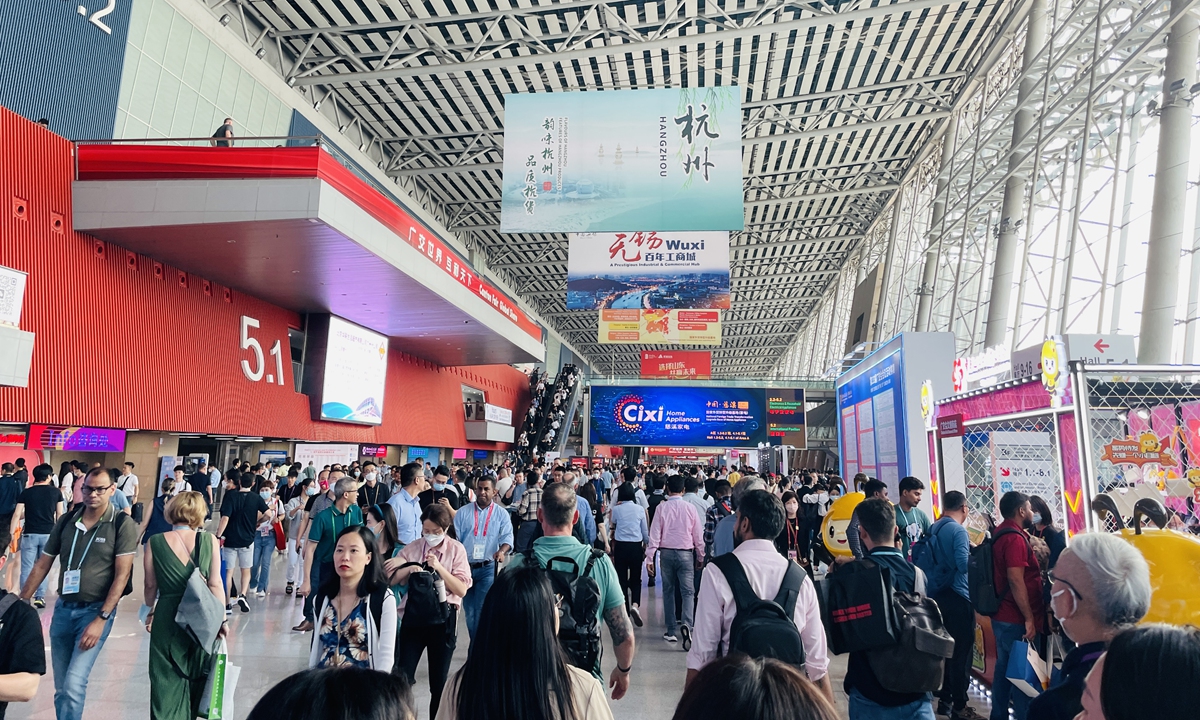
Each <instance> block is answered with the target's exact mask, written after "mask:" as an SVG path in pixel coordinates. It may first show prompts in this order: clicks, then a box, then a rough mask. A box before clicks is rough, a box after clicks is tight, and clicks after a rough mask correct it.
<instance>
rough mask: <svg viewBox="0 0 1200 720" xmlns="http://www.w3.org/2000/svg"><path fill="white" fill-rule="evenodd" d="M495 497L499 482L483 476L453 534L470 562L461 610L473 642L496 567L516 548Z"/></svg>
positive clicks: (458, 515) (504, 512)
mask: <svg viewBox="0 0 1200 720" xmlns="http://www.w3.org/2000/svg"><path fill="white" fill-rule="evenodd" d="M495 497H496V481H495V480H494V479H492V477H491V476H485V477H482V478H480V479H479V480H477V481H476V482H475V502H473V503H471V504H470V505H468V506H466V507H464V508H462V509H461V510H459V511H458V512H457V513H455V515H454V533H455V535H457V536H458V541H459V542H460V543H462V545H463V547H464V548H466V551H467V562H468V563H470V565H471V587H470V589H468V590H467V594H466V595H465V596H464V597H463V600H462V607H463V615H464V616H466V620H467V633H468V634H469V635H470V637H471V639H472V640H474V639H475V628H476V627H478V626H479V611H480V610H482V609H483V600H484V598H486V597H487V594H488V590H490V589H491V588H492V582H493V581H495V579H496V568H497V566H499V565H500V564H501V563H503V562H504V559H505V557H507V555H508V553H509V551H511V550H512V546H513V529H512V521H511V520H510V519H509V517H508V511H507V510H505V509H504V508H502V507H500V504H499V503H496V502H493V500H494V499H495Z"/></svg>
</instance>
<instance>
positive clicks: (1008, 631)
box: [991, 490, 1046, 720]
mask: <svg viewBox="0 0 1200 720" xmlns="http://www.w3.org/2000/svg"><path fill="white" fill-rule="evenodd" d="M1000 514H1001V515H1002V516H1003V517H1004V522H1002V523H1000V525H999V526H998V527H997V528H996V532H995V533H994V534H993V535H992V537H993V540H992V563H993V568H994V570H995V577H994V578H993V581H994V582H995V583H996V589H997V591H998V592H1000V593H1001V594H1002V595H1003V598H1002V599H1001V600H1000V609H999V610H998V611H997V612H996V614H995V615H994V616H993V617H992V632H993V633H994V634H995V636H996V667H1008V658H1009V655H1010V654H1011V653H1012V646H1013V643H1014V642H1016V641H1018V640H1026V641H1028V642H1030V643H1034V644H1035V646H1036V643H1037V640H1038V635H1039V634H1040V633H1041V632H1042V624H1043V621H1044V619H1045V617H1046V608H1045V603H1044V600H1043V599H1042V570H1041V566H1040V564H1039V563H1038V559H1037V556H1036V555H1035V554H1034V551H1033V546H1032V545H1031V544H1030V541H1029V533H1028V532H1027V529H1028V528H1029V527H1031V526H1032V525H1033V510H1032V508H1030V506H1029V497H1028V496H1027V495H1024V494H1022V493H1020V492H1017V491H1016V490H1013V491H1010V492H1007V493H1004V495H1003V497H1001V498H1000ZM997 676H998V677H996V678H995V679H994V680H993V682H992V714H991V720H1008V706H1009V702H1010V700H1011V702H1012V707H1013V717H1014V718H1015V720H1025V719H1026V713H1027V712H1028V711H1029V696H1028V695H1026V694H1025V693H1023V692H1021V691H1020V690H1017V691H1015V692H1014V691H1013V686H1012V683H1010V682H1009V681H1008V679H1007V678H1006V677H1004V673H997Z"/></svg>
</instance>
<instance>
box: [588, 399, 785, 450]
mask: <svg viewBox="0 0 1200 720" xmlns="http://www.w3.org/2000/svg"><path fill="white" fill-rule="evenodd" d="M803 396H804V391H803V390H792V389H786V390H776V389H762V388H721V387H686V386H684V387H681V386H676V385H672V386H645V387H624V386H606V385H593V386H592V387H591V437H590V441H591V443H592V444H593V445H665V446H672V447H685V446H696V447H722V446H723V447H757V446H758V445H759V443H766V442H768V440H769V439H771V438H770V437H769V435H768V432H767V427H768V414H767V405H768V399H769V398H779V400H777V401H776V406H777V407H776V409H777V410H779V411H782V412H783V413H784V414H780V415H779V416H778V419H777V426H778V430H779V432H782V433H784V435H783V436H780V437H777V438H774V440H776V441H778V440H781V439H782V438H783V437H786V434H787V433H789V432H790V433H795V432H799V433H800V437H801V442H800V443H786V442H785V443H783V444H796V446H797V447H803V446H804V444H803V436H804V417H803V415H804V402H803ZM796 398H799V399H800V402H799V405H798V406H793V405H792V403H794V402H795V399H796ZM797 412H798V413H799V420H798V421H797ZM773 444H778V443H777V442H776V443H773Z"/></svg>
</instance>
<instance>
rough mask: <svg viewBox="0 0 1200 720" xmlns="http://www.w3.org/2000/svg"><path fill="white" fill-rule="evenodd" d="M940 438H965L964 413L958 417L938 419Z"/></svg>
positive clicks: (947, 416)
mask: <svg viewBox="0 0 1200 720" xmlns="http://www.w3.org/2000/svg"><path fill="white" fill-rule="evenodd" d="M937 431H938V437H943V438H950V437H962V436H963V416H962V413H959V414H957V415H946V416H944V417H940V418H938V419H937Z"/></svg>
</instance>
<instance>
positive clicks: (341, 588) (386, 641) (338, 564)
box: [308, 525, 396, 673]
mask: <svg viewBox="0 0 1200 720" xmlns="http://www.w3.org/2000/svg"><path fill="white" fill-rule="evenodd" d="M333 568H334V571H335V574H334V575H333V576H332V577H331V578H329V579H328V580H327V581H326V582H325V583H324V584H323V585H321V587H320V588H319V589H318V590H317V594H316V597H314V599H313V607H314V608H316V609H317V610H318V612H317V615H316V619H317V626H316V628H315V629H314V630H313V641H312V651H311V653H310V654H309V658H308V666H309V667H310V668H325V667H340V666H342V665H354V666H357V667H362V668H368V669H371V670H378V671H380V672H385V673H386V672H391V670H392V663H393V662H394V659H395V648H396V602H395V600H394V599H393V597H392V593H391V590H390V589H389V588H388V586H387V584H386V583H385V582H384V579H383V561H382V560H381V559H380V557H379V552H378V550H377V549H376V542H375V533H373V532H371V531H370V530H368V529H367V528H365V527H363V526H362V525H351V526H350V527H348V528H345V529H344V530H342V531H341V532H340V533H338V536H337V545H335V546H334V550H333Z"/></svg>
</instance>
